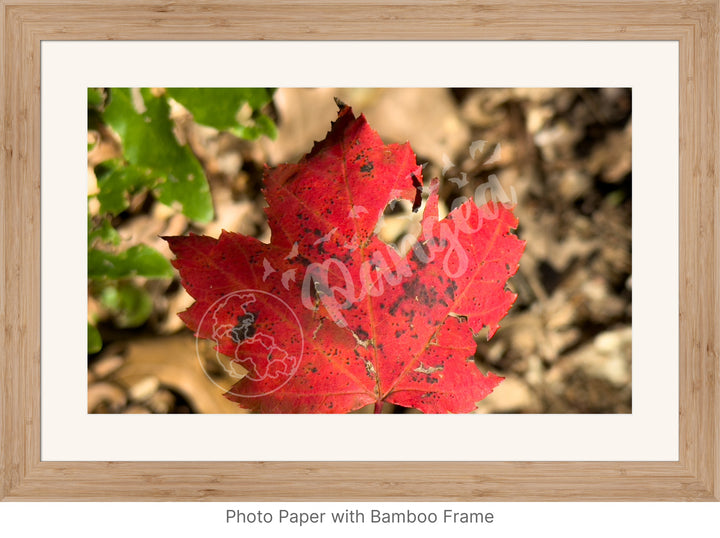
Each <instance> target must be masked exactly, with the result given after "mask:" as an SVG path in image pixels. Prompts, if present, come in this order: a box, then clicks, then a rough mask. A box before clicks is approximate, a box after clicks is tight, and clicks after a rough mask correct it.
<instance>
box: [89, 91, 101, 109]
mask: <svg viewBox="0 0 720 538" xmlns="http://www.w3.org/2000/svg"><path fill="white" fill-rule="evenodd" d="M104 101H105V95H104V94H103V91H102V89H101V88H88V89H87V106H88V108H99V107H100V106H102V104H103V102H104Z"/></svg>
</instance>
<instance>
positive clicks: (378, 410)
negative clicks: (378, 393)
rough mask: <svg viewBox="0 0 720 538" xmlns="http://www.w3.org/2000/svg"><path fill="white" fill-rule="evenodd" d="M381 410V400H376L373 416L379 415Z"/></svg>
mask: <svg viewBox="0 0 720 538" xmlns="http://www.w3.org/2000/svg"><path fill="white" fill-rule="evenodd" d="M382 408H383V401H382V400H378V401H377V402H375V414H376V415H379V414H380V413H382Z"/></svg>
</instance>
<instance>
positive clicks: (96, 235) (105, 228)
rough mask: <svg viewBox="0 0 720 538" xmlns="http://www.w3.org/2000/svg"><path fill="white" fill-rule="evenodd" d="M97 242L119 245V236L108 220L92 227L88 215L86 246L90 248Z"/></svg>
mask: <svg viewBox="0 0 720 538" xmlns="http://www.w3.org/2000/svg"><path fill="white" fill-rule="evenodd" d="M98 242H101V243H108V244H110V245H119V244H120V235H119V234H118V233H117V230H116V229H115V228H113V227H112V224H111V223H110V221H109V220H108V219H103V220H102V221H100V223H99V224H97V225H93V221H92V217H90V215H88V246H89V247H91V246H93V245H95V244H96V243H98Z"/></svg>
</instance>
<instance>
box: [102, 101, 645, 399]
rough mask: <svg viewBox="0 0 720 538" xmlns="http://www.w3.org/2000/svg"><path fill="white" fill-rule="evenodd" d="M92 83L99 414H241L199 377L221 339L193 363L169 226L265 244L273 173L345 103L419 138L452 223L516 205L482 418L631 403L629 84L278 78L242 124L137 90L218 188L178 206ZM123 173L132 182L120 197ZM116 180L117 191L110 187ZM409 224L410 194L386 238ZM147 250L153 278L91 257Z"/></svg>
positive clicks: (420, 153) (387, 225)
mask: <svg viewBox="0 0 720 538" xmlns="http://www.w3.org/2000/svg"><path fill="white" fill-rule="evenodd" d="M93 91H94V92H96V94H95V95H94V96H93V97H91V94H90V91H89V97H88V103H89V120H88V121H89V123H88V125H89V129H88V189H89V198H88V222H89V224H88V226H89V264H90V266H89V278H88V337H89V342H90V346H89V347H90V349H89V351H90V352H91V353H89V355H88V412H90V413H237V412H244V411H243V410H241V409H238V408H237V407H236V406H235V405H234V404H232V403H230V402H228V401H227V400H225V399H224V398H223V397H222V395H221V393H222V392H221V391H220V390H219V389H218V387H217V386H216V385H215V384H214V383H213V382H212V380H211V379H209V378H208V375H206V373H205V372H204V371H203V370H204V369H205V370H207V371H208V373H209V375H210V377H213V376H217V379H215V381H216V382H217V383H218V384H221V385H222V380H221V379H220V378H221V377H222V375H224V372H223V371H222V368H220V367H219V366H218V365H217V364H214V360H215V358H214V352H212V350H211V349H209V346H205V345H204V344H201V345H200V349H199V351H200V355H201V357H205V358H206V359H207V360H206V362H205V363H204V364H203V365H201V363H200V361H198V358H197V355H196V342H195V339H194V337H193V335H192V333H191V332H190V331H189V330H188V329H187V328H185V326H184V324H183V323H182V321H181V320H180V319H179V318H178V316H177V313H178V312H181V311H183V310H185V309H186V308H187V307H188V306H190V304H192V302H193V301H192V299H191V298H190V297H189V296H188V295H187V293H186V292H185V291H184V290H183V288H182V286H180V283H179V278H178V277H177V274H176V273H175V271H174V270H173V269H172V268H171V267H169V266H167V265H163V263H164V260H163V259H162V258H164V259H165V260H170V259H172V255H171V253H170V251H169V250H168V248H167V246H166V243H165V241H163V240H161V239H160V236H164V235H182V234H186V233H188V232H194V233H200V234H205V235H211V236H214V237H217V236H218V235H219V234H220V231H221V230H223V229H225V230H231V231H234V232H238V233H243V234H247V235H252V236H255V237H258V238H259V239H260V240H262V241H266V242H269V241H270V230H269V228H268V226H267V224H266V222H265V216H264V212H263V207H264V199H263V197H262V195H261V193H260V189H261V186H262V175H263V166H264V165H265V164H268V165H270V166H273V165H276V164H279V163H283V162H295V161H297V160H298V159H299V158H300V157H302V156H303V155H304V154H305V153H307V152H308V151H309V150H310V149H311V147H312V144H313V142H314V141H315V140H321V139H323V138H324V137H325V134H326V133H327V131H328V130H329V128H330V122H331V121H333V120H334V119H335V118H336V117H337V106H336V104H335V102H334V99H333V98H334V97H337V98H339V99H341V100H342V101H344V102H345V103H347V104H348V105H350V106H351V107H352V108H353V110H354V112H355V114H356V115H357V114H360V113H364V114H365V116H366V117H367V119H368V122H369V123H370V125H371V127H373V128H374V129H375V130H376V131H378V133H379V134H380V136H381V137H382V139H383V140H384V141H385V142H386V143H391V142H406V141H409V142H410V145H411V147H412V148H413V150H414V151H415V153H416V155H417V159H418V163H421V164H425V165H426V166H425V169H424V172H423V175H424V180H425V184H426V185H427V184H429V181H430V180H431V179H432V178H434V177H438V178H440V182H441V191H440V193H441V216H443V215H444V214H447V211H448V209H449V208H451V207H452V204H453V200H455V199H458V198H459V197H461V196H466V197H470V198H471V197H472V196H473V193H474V192H475V191H476V189H477V188H478V186H480V185H483V184H486V183H488V182H490V184H491V185H493V191H492V192H493V193H494V194H495V195H497V194H498V193H500V195H501V196H505V197H507V198H508V199H510V200H513V201H516V202H517V206H516V208H515V215H516V216H517V217H518V220H519V227H518V229H517V230H516V234H517V235H518V236H519V237H520V238H521V239H523V240H525V241H527V246H526V250H525V253H524V255H523V257H522V259H521V261H520V269H519V271H518V273H517V274H516V275H515V276H514V277H513V278H512V279H511V281H510V287H511V288H512V289H513V290H514V291H515V292H516V293H517V294H518V299H517V302H516V303H515V305H514V306H513V308H512V309H511V310H510V313H509V314H508V315H507V316H506V317H505V318H504V320H503V321H502V322H501V328H500V330H499V331H498V332H497V333H496V335H495V336H494V337H493V338H492V340H490V341H487V338H486V336H487V335H486V334H485V332H483V333H481V334H480V335H479V337H478V339H477V340H478V350H477V353H476V362H477V363H478V365H479V367H480V368H481V369H482V370H483V371H484V372H487V371H492V372H494V373H496V374H497V375H501V376H503V377H505V381H504V382H503V383H501V384H500V386H499V387H498V388H497V389H496V390H495V391H494V392H493V394H491V395H490V396H489V397H488V398H486V399H485V400H483V401H482V402H480V403H479V406H478V410H477V412H478V413H630V412H631V411H632V408H631V316H632V304H631V295H632V293H631V292H632V276H631V275H632V268H631V205H632V204H631V201H632V200H631V194H632V191H631V172H632V170H631V164H632V162H631V161H632V160H631V140H632V110H631V91H630V89H626V88H601V89H593V88H532V89H530V88H513V89H504V88H492V89H486V88H467V89H466V88H456V89H447V88H383V89H374V88H361V89H351V88H335V89H333V88H313V89H298V88H293V89H288V88H280V89H277V90H275V91H274V92H272V91H269V92H268V93H267V96H266V97H264V98H263V99H258V100H256V101H252V100H250V101H249V102H250V103H251V105H252V106H251V107H250V109H248V106H245V105H244V106H243V107H241V108H240V110H239V111H238V115H239V116H240V117H239V118H238V119H237V121H238V122H239V123H241V124H242V125H244V127H240V128H239V127H233V128H229V127H228V126H226V125H224V124H223V123H222V122H218V121H214V119H213V118H214V117H211V116H207V115H203V109H202V108H198V105H197V104H196V103H193V101H192V100H191V99H189V98H188V97H187V95H183V94H182V93H180V92H177V94H175V93H173V91H168V92H165V90H163V89H153V90H152V91H150V90H148V93H147V94H140V93H138V92H135V93H133V92H130V91H128V92H127V97H128V103H129V104H128V107H130V106H133V107H134V112H133V110H130V108H128V110H129V111H130V113H137V114H146V119H145V122H146V123H149V122H148V120H147V116H148V115H150V114H153V113H157V114H159V115H161V116H167V117H169V121H168V129H172V134H173V136H174V138H175V140H174V141H173V144H174V143H175V142H177V144H178V146H179V147H182V146H184V145H187V146H188V147H189V148H190V150H191V152H192V155H189V156H182V158H183V159H185V158H188V159H190V160H189V161H188V162H189V163H190V164H188V165H187V166H188V170H189V169H191V168H192V166H195V165H194V164H193V162H194V161H193V155H194V158H196V160H197V162H198V163H199V166H200V167H201V169H198V173H199V174H202V173H204V175H205V176H206V177H207V184H208V185H209V193H204V194H203V193H200V192H196V193H191V196H190V197H189V198H188V199H187V200H185V201H181V202H182V203H177V202H176V201H169V198H168V197H169V194H168V191H167V189H165V190H163V189H164V187H163V185H158V184H154V183H152V182H151V181H150V180H149V179H147V178H148V177H149V176H150V175H152V172H151V171H149V170H150V169H149V168H147V169H145V168H142V167H143V166H145V164H146V163H147V162H149V161H148V159H149V157H143V156H142V155H140V157H138V153H137V152H135V153H133V151H132V148H131V143H130V138H131V136H132V134H133V131H129V130H128V127H127V122H123V121H122V118H121V116H122V114H121V112H123V111H122V110H119V109H118V107H119V106H120V105H119V104H118V103H120V97H121V94H120V91H119V90H117V93H116V90H107V89H93ZM144 91H145V90H144ZM115 93H116V95H117V97H115V99H113V94H115ZM123 95H124V94H123ZM143 95H144V96H145V100H144V102H143V97H142V96H143ZM138 96H140V97H139V101H138ZM156 100H158V101H157V102H156ZM161 100H162V102H161ZM165 102H166V103H167V109H164V108H162V105H163V103H165ZM112 103H114V104H112ZM180 103H183V104H180ZM111 104H112V105H111ZM143 108H145V109H147V110H143ZM191 111H192V112H191ZM138 117H140V116H138ZM118 118H121V119H120V120H119V119H118ZM211 120H213V121H211ZM199 122H202V123H203V124H202V125H201V124H200V123H199ZM156 123H157V122H156ZM210 125H214V126H210ZM248 125H250V126H251V127H250V128H248ZM140 127H142V125H140ZM248 129H250V130H248ZM273 136H274V139H273ZM138 151H140V153H142V151H144V150H142V146H141V148H140V150H138ZM178 155H180V153H178ZM161 157H162V156H161ZM142 158H145V160H144V161H143V160H142ZM152 158H153V159H156V161H153V162H159V161H157V159H159V158H160V157H157V156H152ZM163 158H164V157H163ZM134 159H135V160H137V159H140V160H139V161H138V162H135V161H134ZM141 161H142V162H141ZM118 162H122V163H123V166H125V165H127V164H128V163H130V164H132V165H133V166H135V165H137V166H138V167H139V168H138V170H140V171H141V172H142V173H139V174H138V177H140V176H142V175H143V174H145V176H147V177H145V179H143V180H142V181H141V180H134V179H128V173H127V171H123V172H122V173H120V172H118V168H117V167H115V168H113V166H116V164H117V163H118ZM108 163H116V164H113V165H112V166H110V165H108ZM123 170H124V169H123ZM189 175H190V176H191V179H193V177H194V174H192V173H191V174H189ZM168 177H172V176H168ZM118 178H124V179H118ZM118 181H120V183H121V184H122V185H125V186H126V187H127V188H125V187H124V188H123V189H121V192H120V194H121V196H122V199H120V198H117V196H118V193H117V188H115V187H114V186H116V185H118ZM123 181H124V183H122V182H123ZM143 181H144V183H143ZM168 181H172V180H171V179H170V180H168ZM167 186H168V185H165V187H167ZM111 187H112V188H114V189H115V190H114V191H113V195H114V196H116V198H108V194H107V192H108V190H109V189H111ZM198 188H199V187H198ZM202 196H207V197H208V203H210V201H211V206H212V207H211V208H209V209H203V208H202V207H200V208H193V209H192V210H194V211H196V213H192V212H191V207H190V204H191V202H189V200H198V199H200V198H201V197H202ZM203 211H205V213H204V214H203V213H202V212H203ZM208 211H209V213H208ZM413 218H415V217H414V216H413V214H412V213H411V212H410V208H409V204H408V205H403V204H396V206H395V207H394V209H393V210H392V211H390V210H388V211H387V212H386V215H385V219H384V222H383V227H382V229H381V230H380V231H379V234H380V237H381V238H382V239H383V240H385V241H387V242H396V241H398V240H399V239H400V238H402V236H403V235H404V234H405V233H407V232H412V230H413ZM203 220H205V221H207V222H202V221H203ZM103 241H104V242H103ZM139 247H141V248H146V247H148V248H149V249H153V251H155V252H157V253H159V257H158V259H154V258H152V257H151V258H146V259H151V261H153V263H154V265H152V264H151V265H149V266H148V269H147V271H145V272H143V271H134V272H130V273H123V274H116V275H110V276H108V275H107V274H102V272H101V271H100V272H93V271H94V270H93V266H92V263H93V260H96V259H98V260H99V261H101V262H105V263H107V262H106V259H107V258H108V257H110V256H115V258H113V259H112V261H113V263H120V261H122V260H125V261H127V260H128V259H129V258H128V256H125V257H123V256H124V255H122V254H118V253H123V252H128V251H130V252H133V251H132V249H138V248H139ZM91 254H92V256H91ZM144 254H147V253H144ZM98 257H99V258H98ZM95 332H96V333H97V334H95ZM201 360H202V359H201ZM397 412H405V410H404V409H397Z"/></svg>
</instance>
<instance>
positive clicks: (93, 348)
mask: <svg viewBox="0 0 720 538" xmlns="http://www.w3.org/2000/svg"><path fill="white" fill-rule="evenodd" d="M87 326H88V354H90V353H97V352H98V351H100V350H101V349H102V337H101V336H100V331H98V330H97V329H96V328H95V327H93V326H92V325H90V322H88V324H87Z"/></svg>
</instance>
